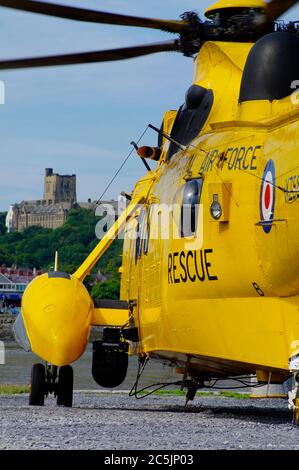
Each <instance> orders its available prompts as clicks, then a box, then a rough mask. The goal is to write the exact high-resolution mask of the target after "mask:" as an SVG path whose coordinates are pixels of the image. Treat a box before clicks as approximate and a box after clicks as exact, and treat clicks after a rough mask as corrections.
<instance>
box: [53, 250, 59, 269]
mask: <svg viewBox="0 0 299 470" xmlns="http://www.w3.org/2000/svg"><path fill="white" fill-rule="evenodd" d="M54 271H56V272H57V271H58V251H55V261H54Z"/></svg>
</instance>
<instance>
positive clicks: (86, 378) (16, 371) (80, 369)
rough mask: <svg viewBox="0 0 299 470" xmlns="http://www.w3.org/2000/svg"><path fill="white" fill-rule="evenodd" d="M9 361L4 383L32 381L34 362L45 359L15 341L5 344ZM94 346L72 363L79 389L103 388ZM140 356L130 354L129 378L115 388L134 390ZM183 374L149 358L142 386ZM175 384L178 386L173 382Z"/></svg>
mask: <svg viewBox="0 0 299 470" xmlns="http://www.w3.org/2000/svg"><path fill="white" fill-rule="evenodd" d="M5 346H6V348H5V364H4V365H0V384H20V385H28V384H29V382H30V372H31V367H32V364H34V363H35V362H41V361H40V359H39V358H38V357H37V356H35V354H33V353H26V352H24V351H23V350H22V349H19V348H17V347H16V345H15V344H5ZM91 363H92V346H91V345H89V346H88V348H87V350H86V352H85V353H84V354H83V356H82V357H81V358H80V359H79V360H78V361H76V362H75V363H74V364H72V366H73V368H74V388H75V390H99V389H102V387H100V386H99V385H98V384H97V383H96V382H95V381H94V380H93V378H92V375H91ZM137 369H138V359H137V358H136V357H135V356H132V357H130V358H129V368H128V373H127V377H126V380H125V381H124V382H123V383H122V384H121V385H120V386H119V387H117V388H116V389H115V390H130V389H131V387H132V386H133V385H134V383H135V381H136V375H137ZM181 378H182V376H181V375H178V374H176V373H175V370H174V369H173V368H172V367H169V366H168V365H163V364H161V363H160V362H157V361H149V363H148V364H147V366H146V369H145V371H144V373H143V375H142V378H141V380H140V387H139V388H141V387H145V386H148V385H152V384H154V383H158V382H176V381H178V380H181ZM172 388H177V387H176V386H173V387H172Z"/></svg>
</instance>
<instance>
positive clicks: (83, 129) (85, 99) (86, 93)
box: [0, 0, 299, 211]
mask: <svg viewBox="0 0 299 470" xmlns="http://www.w3.org/2000/svg"><path fill="white" fill-rule="evenodd" d="M48 1H50V0H48ZM51 1H52V0H51ZM52 3H64V4H66V5H72V6H78V7H85V8H92V9H97V10H103V11H111V12H115V13H122V14H130V15H136V16H145V17H155V18H166V19H179V15H180V14H181V13H183V12H184V11H190V10H195V11H197V12H198V13H199V14H200V16H201V17H202V18H203V11H204V9H205V8H206V7H207V6H208V5H210V4H211V3H212V2H211V0H210V1H207V0H171V1H169V0H168V1H167V0H146V1H145V0H143V1H140V0H139V1H138V0H130V1H129V0H123V1H121V0H56V1H52ZM285 18H286V19H290V18H292V19H299V7H295V8H293V9H292V10H291V11H290V12H289V13H288V15H286V16H285ZM173 37H175V36H173V35H171V34H167V33H164V32H160V31H155V30H149V29H142V28H127V27H121V26H108V25H95V24H89V23H81V22H75V21H70V20H63V19H58V18H50V17H46V16H43V15H34V14H30V13H23V12H17V11H13V10H9V9H7V8H1V9H0V57H1V59H6V58H7V59H8V58H16V57H18V58H19V57H26V56H35V55H36V56H39V55H44V54H45V55H49V54H63V53H71V52H84V51H89V50H100V49H110V48H114V47H126V46H131V45H138V44H146V43H152V42H156V41H163V40H168V39H172V38H173ZM192 77H193V62H192V59H190V58H186V57H184V56H183V55H181V54H177V53H160V54H154V55H150V56H145V57H141V58H137V59H130V60H127V61H118V62H111V63H107V62H106V63H102V64H92V65H76V66H66V67H53V68H49V67H47V68H43V69H28V70H19V71H9V72H1V71H0V81H3V82H4V84H5V104H4V105H0V162H1V167H0V176H1V180H0V181H1V183H0V211H5V210H7V208H8V207H9V205H10V204H12V203H15V202H20V201H21V200H24V199H25V200H27V199H41V198H42V195H43V175H44V169H45V168H47V167H50V168H53V169H54V171H55V172H58V173H60V174H73V173H75V174H77V196H78V200H79V201H86V200H87V199H88V198H91V199H93V200H96V199H98V198H99V196H100V195H101V194H102V192H103V190H104V188H105V187H106V186H107V184H108V183H109V181H110V179H111V178H112V176H113V175H114V173H115V172H116V171H117V170H118V168H119V166H120V165H121V163H122V162H123V160H124V158H125V157H126V156H127V154H128V152H129V151H130V150H131V146H130V142H131V141H132V140H135V141H136V140H137V139H138V138H139V137H140V135H141V134H142V132H143V131H144V129H145V128H146V126H147V124H148V123H152V124H154V125H156V126H157V127H160V124H161V121H162V118H163V114H164V112H165V111H166V110H168V109H177V108H178V107H179V106H180V105H181V103H182V102H183V101H184V95H185V91H186V90H187V89H188V87H189V86H190V85H191V83H192ZM156 141H157V136H156V134H155V133H154V132H153V131H151V130H148V131H147V132H146V134H145V136H144V138H143V140H142V141H141V144H143V145H155V144H156ZM142 174H144V167H143V164H142V162H141V161H140V160H139V159H138V158H137V157H136V156H135V155H134V154H133V155H132V156H131V157H130V159H129V161H128V163H127V164H126V165H125V167H124V169H123V170H122V172H121V173H120V175H119V176H118V177H117V179H116V180H115V182H114V183H113V184H112V185H111V187H110V189H109V190H108V192H107V194H106V195H105V197H104V199H116V198H117V195H118V194H119V193H120V192H121V191H130V190H132V188H133V186H134V183H135V182H136V180H137V179H138V178H139V177H140V176H142Z"/></svg>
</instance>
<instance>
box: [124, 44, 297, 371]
mask: <svg viewBox="0 0 299 470" xmlns="http://www.w3.org/2000/svg"><path fill="white" fill-rule="evenodd" d="M252 47H253V45H252V44H240V43H224V42H223V43H221V42H218V43H213V42H209V43H206V44H205V45H204V46H203V47H202V48H201V50H200V53H199V55H198V57H197V59H196V62H195V76H194V81H193V83H194V85H197V86H199V87H202V88H204V89H208V90H212V92H213V105H212V107H211V110H210V112H209V115H208V117H207V119H206V121H205V123H204V124H203V127H202V129H201V131H200V134H199V136H198V137H196V138H195V139H193V140H192V142H191V143H190V144H188V145H187V146H186V147H187V148H186V150H181V149H178V151H177V152H176V153H174V154H173V155H171V157H170V158H169V157H168V155H167V152H168V151H169V143H167V141H164V147H163V152H162V157H161V161H160V163H159V165H158V166H157V168H156V169H155V170H154V171H152V172H149V173H148V174H147V175H145V177H144V178H143V179H141V180H140V181H139V182H138V183H137V185H136V188H135V193H136V192H138V191H140V190H141V188H142V190H143V191H145V192H147V199H146V203H145V204H144V206H143V207H142V208H141V209H140V214H139V216H138V217H137V218H136V219H133V220H131V221H130V222H129V223H128V225H127V228H126V237H125V243H124V252H123V265H122V268H121V272H122V287H121V298H122V299H124V300H127V301H132V302H133V304H134V305H135V307H134V311H133V314H134V321H135V324H136V325H137V326H138V329H139V335H140V342H139V343H138V346H137V348H136V349H135V352H138V353H139V354H143V353H145V354H147V355H149V356H151V357H156V358H159V359H166V360H169V361H171V362H173V363H174V364H176V365H177V366H179V367H183V366H184V365H185V364H186V363H187V361H188V357H189V360H190V358H191V362H190V365H189V368H190V371H191V373H192V371H193V374H195V375H196V374H204V375H206V376H225V375H238V374H242V373H245V372H246V373H255V372H256V371H259V370H261V371H267V370H271V371H274V372H276V373H277V374H278V375H279V374H281V377H282V378H285V376H286V375H287V374H288V370H289V359H290V357H291V356H293V355H294V354H296V352H297V348H298V344H299V343H298V342H297V340H298V338H299V261H298V259H299V258H298V254H299V243H298V235H297V234H298V228H299V227H298V209H297V198H298V194H299V192H297V191H299V165H298V152H299V142H298V135H299V106H298V103H297V102H296V100H294V99H293V97H292V96H291V93H292V90H291V89H290V95H289V96H286V97H284V98H282V99H276V100H273V99H271V100H270V99H254V100H248V101H243V102H240V100H239V92H240V87H241V83H242V80H244V76H243V70H244V66H245V63H246V60H247V58H248V54H249V52H250V50H251V48H252ZM261 60H262V57H261ZM253 78H254V77H253ZM294 78H295V77H294ZM243 86H244V83H243ZM164 123H165V120H164ZM172 123H173V120H172ZM172 123H171V124H172ZM171 124H170V128H168V129H167V126H166V131H169V133H170V130H171ZM174 125H175V124H174ZM192 182H193V183H192ZM196 182H197V183H196ZM195 183H196V184H197V185H198V188H199V190H198V198H199V201H198V202H199V204H198V207H197V208H196V209H195V208H194V211H197V212H196V216H195V215H194V214H195V212H194V213H193V217H194V220H193V222H192V221H191V226H189V227H188V226H187V232H186V233H184V230H182V227H181V223H182V216H181V212H180V211H181V207H182V206H183V205H184V197H185V196H186V194H187V193H188V191H189V190H191V189H192V185H193V187H194V185H195ZM188 184H189V186H188ZM133 198H134V192H133ZM215 202H216V203H218V204H220V207H221V215H220V217H219V218H214V217H213V215H212V206H213V203H215ZM218 216H219V214H218ZM191 218H192V216H191ZM187 225H188V224H187ZM140 233H143V234H144V233H148V236H147V237H145V238H144V237H143V240H142V237H140V236H139V235H138V234H140ZM147 238H148V239H147Z"/></svg>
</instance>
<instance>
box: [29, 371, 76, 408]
mask: <svg viewBox="0 0 299 470" xmlns="http://www.w3.org/2000/svg"><path fill="white" fill-rule="evenodd" d="M73 382H74V374H73V368H72V367H71V366H69V365H67V366H62V367H60V368H59V370H58V367H57V366H54V365H50V364H48V365H47V367H45V366H44V365H43V364H34V365H33V367H32V370H31V390H30V395H29V405H32V406H43V405H44V403H45V398H46V397H47V396H48V395H49V394H50V393H53V394H54V396H56V397H57V405H59V406H67V407H71V406H72V404H73Z"/></svg>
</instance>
